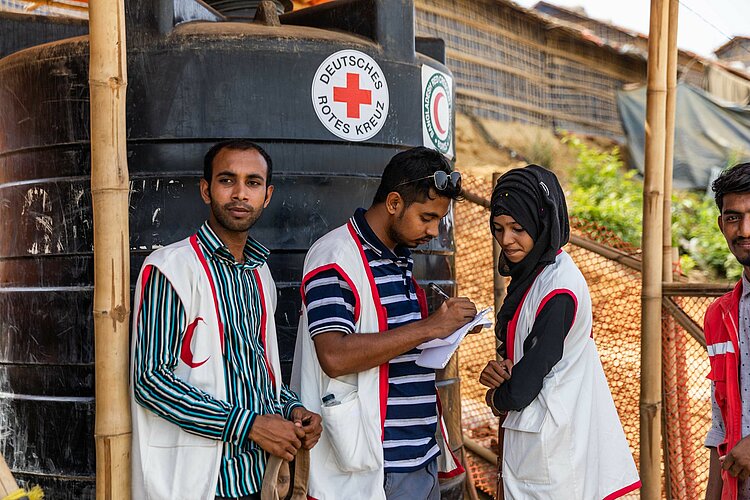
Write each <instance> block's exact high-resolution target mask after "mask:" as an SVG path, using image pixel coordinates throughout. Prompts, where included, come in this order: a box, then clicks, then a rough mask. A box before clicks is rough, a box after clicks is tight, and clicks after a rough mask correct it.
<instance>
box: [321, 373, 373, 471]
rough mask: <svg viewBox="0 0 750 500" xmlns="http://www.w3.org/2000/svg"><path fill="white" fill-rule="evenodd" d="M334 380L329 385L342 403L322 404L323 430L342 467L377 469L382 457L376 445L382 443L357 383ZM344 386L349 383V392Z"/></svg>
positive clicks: (355, 469)
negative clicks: (365, 410) (367, 419)
mask: <svg viewBox="0 0 750 500" xmlns="http://www.w3.org/2000/svg"><path fill="white" fill-rule="evenodd" d="M331 382H332V383H331V384H329V386H328V389H329V391H330V393H331V394H333V395H334V396H336V399H337V400H339V401H341V403H340V404H338V405H335V406H323V407H321V409H320V416H321V417H322V418H323V430H324V432H325V433H326V435H327V436H328V440H329V441H330V443H331V448H332V449H333V455H334V458H335V459H336V463H337V464H338V470H340V471H343V472H360V471H370V470H375V469H377V468H378V467H379V461H378V459H377V456H376V454H375V445H379V442H378V439H377V436H373V435H371V434H372V432H370V428H369V426H368V425H367V423H366V422H365V421H364V418H363V416H362V403H361V402H360V400H359V394H358V392H357V391H356V390H355V389H354V388H355V386H353V385H351V384H345V383H343V382H340V381H337V380H335V379H332V380H331ZM334 382H335V383H334ZM332 386H336V389H338V390H335V389H334V390H333V391H332V390H331V389H332ZM344 386H349V392H340V391H341V389H345V387H344ZM374 441H375V442H374Z"/></svg>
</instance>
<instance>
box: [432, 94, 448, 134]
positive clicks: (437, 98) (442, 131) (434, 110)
mask: <svg viewBox="0 0 750 500" xmlns="http://www.w3.org/2000/svg"><path fill="white" fill-rule="evenodd" d="M444 97H445V94H444V93H442V92H438V94H437V95H436V96H435V100H434V101H433V102H432V116H434V117H435V128H436V129H437V131H438V132H440V135H443V134H445V129H444V128H443V127H441V126H440V116H439V115H438V104H439V103H440V100H441V99H443V98H444Z"/></svg>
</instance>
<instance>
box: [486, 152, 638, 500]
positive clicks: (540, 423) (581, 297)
mask: <svg viewBox="0 0 750 500" xmlns="http://www.w3.org/2000/svg"><path fill="white" fill-rule="evenodd" d="M491 209H492V215H491V220H490V224H491V231H492V234H493V236H494V237H495V239H496V240H497V242H498V243H499V244H500V248H501V249H502V253H501V255H500V261H499V262H498V268H499V271H500V274H502V275H503V276H510V277H511V281H510V286H509V287H508V293H507V296H506V298H505V301H504V303H503V306H502V307H501V309H500V311H499V313H498V315H497V323H496V327H495V333H496V335H497V337H498V339H499V340H500V341H501V344H500V348H499V351H500V354H501V356H502V358H503V361H502V362H497V361H490V362H489V363H488V364H487V366H486V367H485V369H484V370H483V371H482V374H481V377H480V382H481V383H482V384H484V385H485V386H487V387H489V388H490V389H489V391H487V397H486V400H487V404H488V405H489V406H490V407H491V408H492V410H493V412H494V413H495V414H496V415H506V416H505V420H504V422H503V428H504V429H505V437H504V446H503V464H502V475H503V485H504V490H505V498H507V499H524V500H527V499H554V500H561V499H570V500H602V499H607V500H609V499H614V498H618V497H620V496H622V495H625V494H626V493H628V492H630V491H633V490H635V489H637V488H639V487H640V484H641V483H640V481H639V479H638V473H637V471H636V468H635V463H634V461H633V457H632V455H631V453H630V449H629V447H628V443H627V440H626V439H625V434H624V433H623V431H622V426H621V425H620V420H619V418H618V416H617V411H616V409H615V406H614V402H613V401H612V395H611V394H610V392H609V387H608V386H607V380H606V378H605V376H604V370H603V369H602V365H601V362H600V360H599V354H598V353H597V351H596V345H595V344H594V340H593V336H592V331H591V323H592V321H591V297H590V296H589V291H588V287H587V285H586V281H585V280H584V278H583V275H582V274H581V272H580V271H579V270H578V268H577V267H576V265H575V264H574V263H573V260H572V259H571V258H570V256H569V255H568V254H567V253H565V252H564V251H563V250H562V247H563V246H564V245H565V244H566V243H567V242H568V237H569V234H570V227H569V224H568V211H567V207H566V205H565V196H564V195H563V192H562V188H561V187H560V183H559V182H558V180H557V178H556V177H555V175H554V174H553V173H552V172H550V171H549V170H546V169H544V168H542V167H540V166H538V165H529V166H527V167H525V168H519V169H515V170H511V171H509V172H507V173H506V174H504V175H503V176H502V177H501V178H500V179H499V180H498V182H497V185H496V186H495V189H494V191H493V192H492V201H491Z"/></svg>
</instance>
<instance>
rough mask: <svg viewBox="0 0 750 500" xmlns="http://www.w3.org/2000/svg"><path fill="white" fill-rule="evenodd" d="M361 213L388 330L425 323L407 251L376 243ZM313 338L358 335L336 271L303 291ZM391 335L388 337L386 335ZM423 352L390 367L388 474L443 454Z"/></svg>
mask: <svg viewBox="0 0 750 500" xmlns="http://www.w3.org/2000/svg"><path fill="white" fill-rule="evenodd" d="M364 214H365V211H364V210H363V209H361V208H360V209H359V210H357V212H356V213H355V214H354V216H353V217H352V218H351V219H350V223H351V224H352V225H353V226H354V229H355V231H356V233H357V236H358V237H359V240H360V243H361V245H362V249H363V250H364V253H365V256H366V257H367V261H368V263H369V265H370V270H371V271H372V275H373V278H374V279H375V283H376V286H377V289H378V293H379V295H380V301H381V304H382V305H383V306H385V309H386V312H387V315H388V329H389V330H392V329H394V328H398V327H399V326H404V325H406V324H408V323H412V322H414V321H418V320H420V319H421V317H422V316H421V312H420V307H419V301H418V300H417V294H416V290H415V285H414V280H413V279H412V268H413V265H414V263H413V261H412V259H411V256H410V252H409V250H408V249H407V248H402V247H397V248H396V252H395V253H394V252H393V251H391V250H390V249H389V248H388V247H386V246H385V245H384V244H383V243H382V242H381V241H380V239H379V238H378V237H377V235H376V234H375V232H374V231H373V230H372V228H371V227H370V226H369V224H367V221H366V220H365V216H364ZM305 300H306V304H305V305H306V306H307V312H308V320H309V331H310V335H312V336H315V335H317V334H319V333H322V332H330V331H340V332H344V333H347V334H348V333H353V332H354V305H355V299H354V293H353V292H352V290H351V288H350V287H349V285H348V284H347V282H346V281H345V280H344V279H343V277H342V276H340V275H339V274H338V272H337V271H335V270H324V271H321V272H319V273H317V274H315V275H314V276H313V277H312V278H311V279H310V280H309V281H307V283H306V286H305ZM386 335H387V333H386ZM420 352H421V351H420V350H419V349H416V348H415V349H412V350H411V351H408V352H405V353H403V354H401V355H400V356H397V357H395V358H393V359H392V360H391V361H390V363H389V367H388V382H389V383H388V408H387V410H386V417H385V435H384V438H383V456H384V465H385V471H386V472H412V471H415V470H419V469H421V468H423V467H425V466H426V465H427V464H428V463H429V462H430V461H431V460H432V459H434V458H435V457H436V456H437V455H438V454H439V453H440V450H439V448H438V445H437V441H436V440H435V431H436V430H437V399H436V390H435V370H433V369H431V368H424V367H421V366H418V365H417V364H416V362H415V360H416V359H417V357H418V356H419V353H420Z"/></svg>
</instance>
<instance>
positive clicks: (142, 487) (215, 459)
mask: <svg viewBox="0 0 750 500" xmlns="http://www.w3.org/2000/svg"><path fill="white" fill-rule="evenodd" d="M152 267H155V268H157V269H158V270H159V271H160V272H161V273H162V274H163V275H164V276H165V277H166V278H167V279H168V280H169V282H170V284H171V285H172V287H173V288H174V290H175V292H176V293H177V296H178V297H179V298H180V302H181V303H182V306H183V307H184V309H185V315H186V325H188V327H187V329H186V334H185V337H184V339H183V346H182V351H181V355H180V361H179V362H178V364H177V367H176V368H175V371H174V374H175V376H176V377H178V378H180V379H182V380H183V381H185V382H186V383H188V384H190V385H192V386H194V387H197V388H198V389H201V390H202V391H205V392H206V393H208V394H210V395H211V396H213V397H214V398H216V399H218V400H226V381H225V379H224V361H223V355H224V337H223V336H224V331H223V326H222V325H221V323H220V314H219V309H218V308H219V304H218V301H217V297H216V291H215V287H214V283H213V280H212V278H211V275H210V271H209V268H208V264H207V262H206V258H205V255H204V254H203V251H202V249H201V248H200V247H199V246H198V243H197V238H196V236H191V237H190V238H187V239H184V240H182V241H178V242H177V243H173V244H171V245H169V246H166V247H164V248H160V249H159V250H156V251H155V252H153V253H152V254H151V255H150V256H149V257H148V258H147V259H146V261H145V262H144V263H143V267H142V268H141V272H140V274H139V276H138V282H137V284H136V288H135V300H134V302H135V308H134V309H133V310H134V313H133V333H132V349H131V353H135V347H136V344H137V342H138V340H139V339H138V321H139V320H140V310H141V305H142V301H143V290H144V287H145V285H146V282H147V281H148V276H149V274H150V272H151V269H152ZM254 272H256V273H257V274H256V277H259V278H260V279H259V283H260V288H261V293H262V295H263V297H262V300H261V304H262V306H263V316H264V319H265V321H264V322H262V325H263V326H264V330H265V331H264V332H261V337H262V339H263V340H264V341H265V342H264V343H265V349H266V356H267V363H268V364H269V365H270V369H271V373H273V377H274V379H275V384H274V385H275V390H276V399H277V400H278V399H279V394H280V390H281V386H280V383H281V369H280V365H279V350H278V345H277V342H276V324H275V321H274V311H275V310H276V285H275V283H274V281H273V278H272V277H271V273H270V271H269V270H268V266H267V265H266V264H264V265H263V266H261V267H260V268H258V269H256V270H255V271H254ZM263 326H262V327H263ZM264 334H265V337H263V335H264ZM131 358H132V354H131ZM131 363H132V360H131ZM133 373H134V371H133V366H131V370H130V376H131V381H130V383H131V391H130V407H131V413H132V416H133V445H132V454H133V457H132V465H133V471H132V474H133V478H132V488H133V490H132V496H133V498H134V499H135V500H146V499H148V500H176V499H180V500H213V499H214V498H215V495H216V484H217V482H218V480H219V466H220V462H221V453H222V449H223V445H224V443H223V442H222V441H218V440H214V439H208V438H204V437H201V436H196V435H195V434H191V433H189V432H186V431H184V430H182V429H181V428H180V427H179V426H177V425H175V424H173V423H171V422H168V421H167V420H164V419H163V418H161V417H159V416H157V415H156V414H155V413H153V412H151V411H149V410H147V409H146V408H144V407H142V406H140V405H139V404H138V403H136V401H135V398H134V394H133V390H132V385H133V380H132V377H133Z"/></svg>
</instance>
